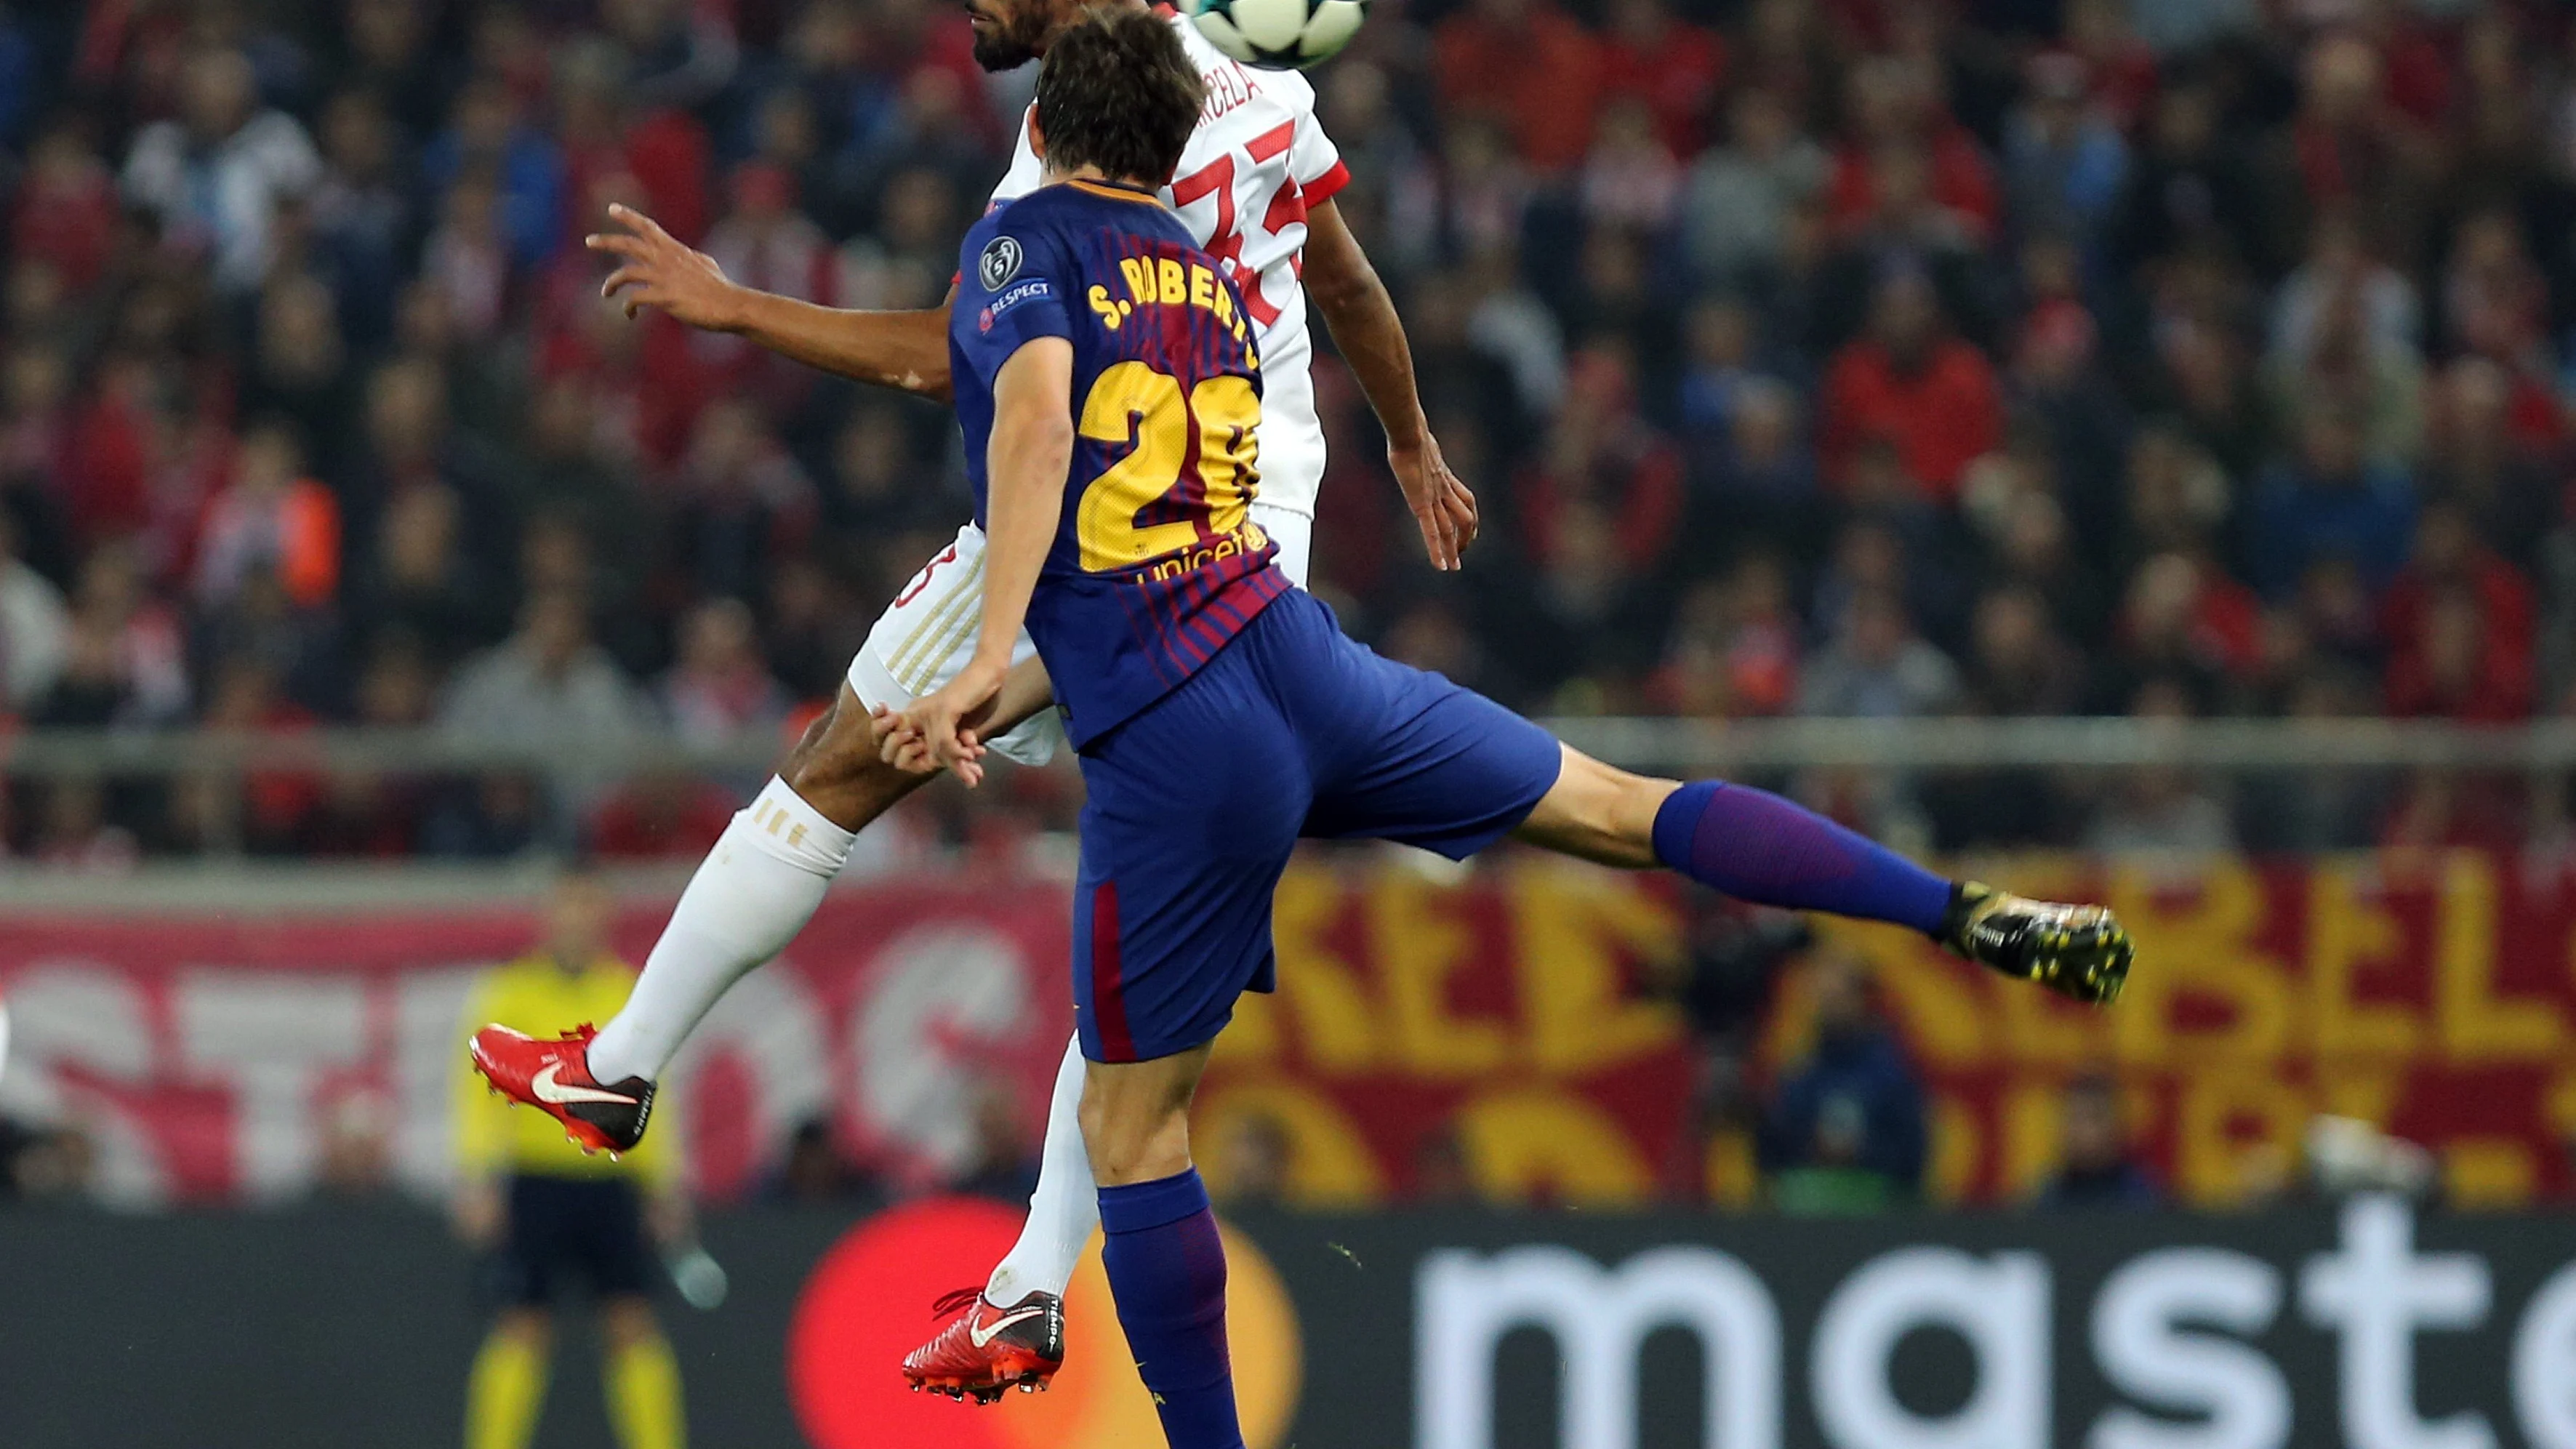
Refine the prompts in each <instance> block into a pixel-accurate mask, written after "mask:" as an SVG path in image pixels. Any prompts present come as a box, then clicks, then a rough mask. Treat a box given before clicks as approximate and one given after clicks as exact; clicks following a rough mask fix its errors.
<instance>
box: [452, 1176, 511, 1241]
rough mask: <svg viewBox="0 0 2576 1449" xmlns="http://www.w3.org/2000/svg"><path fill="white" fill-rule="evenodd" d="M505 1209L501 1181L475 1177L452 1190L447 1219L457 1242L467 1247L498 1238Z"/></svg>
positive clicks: (498, 1239) (499, 1238) (497, 1239)
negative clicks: (453, 1229)
mask: <svg viewBox="0 0 2576 1449" xmlns="http://www.w3.org/2000/svg"><path fill="white" fill-rule="evenodd" d="M507 1211H508V1210H507V1209H506V1208H504V1207H503V1206H502V1203H501V1185H500V1184H499V1183H497V1182H494V1181H492V1180H491V1179H489V1178H476V1179H474V1180H473V1181H470V1182H468V1183H466V1184H465V1185H464V1186H462V1187H460V1188H458V1189H457V1190H456V1201H455V1202H454V1203H453V1204H452V1205H451V1207H450V1210H449V1219H450V1221H451V1222H452V1223H453V1224H454V1225H455V1228H456V1236H457V1239H458V1240H459V1241H460V1242H463V1243H464V1244H465V1245H466V1246H467V1247H469V1248H488V1247H490V1246H492V1245H493V1244H494V1243H497V1242H499V1241H500V1240H501V1227H502V1222H503V1219H504V1218H505V1216H506V1215H507Z"/></svg>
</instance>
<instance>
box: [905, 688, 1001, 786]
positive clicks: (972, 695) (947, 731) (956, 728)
mask: <svg viewBox="0 0 2576 1449" xmlns="http://www.w3.org/2000/svg"><path fill="white" fill-rule="evenodd" d="M1009 667H1010V666H1009V665H1008V664H997V663H992V662H988V661H986V660H983V659H980V658H979V659H976V660H974V661H972V662H970V663H969V664H967V666H966V667H965V668H964V669H961V670H959V671H958V672H957V677H956V678H954V679H952V680H950V681H948V682H947V683H946V684H944V685H941V686H940V687H939V688H937V689H935V690H932V691H931V692H930V693H928V694H926V695H923V696H922V697H921V698H919V699H916V700H914V701H913V702H912V707H911V708H909V709H906V710H904V711H902V713H901V714H900V715H899V716H897V724H896V728H898V729H903V730H911V731H915V732H917V733H918V734H919V735H920V736H921V739H922V742H923V743H924V744H926V745H927V746H928V747H929V750H930V756H931V758H932V759H934V760H936V761H937V762H938V764H939V766H940V768H942V769H944V770H947V771H948V772H950V773H951V774H954V775H955V776H956V777H957V778H958V779H960V780H963V781H965V782H966V785H967V787H968V788H969V789H972V788H973V787H975V786H977V785H980V784H982V783H984V726H985V725H986V724H987V723H989V722H990V721H991V719H992V716H993V702H994V700H995V699H996V698H997V697H998V696H999V695H1000V694H1001V692H1002V678H1003V676H1004V675H1005V674H1006V673H1008V672H1009Z"/></svg>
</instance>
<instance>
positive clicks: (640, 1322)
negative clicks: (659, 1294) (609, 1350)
mask: <svg viewBox="0 0 2576 1449" xmlns="http://www.w3.org/2000/svg"><path fill="white" fill-rule="evenodd" d="M599 1332H600V1336H601V1337H602V1338H605V1339H607V1340H608V1342H609V1344H610V1346H611V1347H615V1348H631V1347H634V1346H636V1345H638V1344H645V1343H650V1342H652V1341H654V1340H655V1339H658V1338H660V1337H661V1336H662V1324H661V1320H659V1319H657V1318H655V1317H654V1316H653V1305H652V1304H651V1303H649V1302H647V1301H645V1300H644V1299H642V1298H637V1297H631V1296H625V1297H617V1298H612V1299H610V1300H608V1301H607V1302H605V1303H603V1304H601V1305H600V1308H599Z"/></svg>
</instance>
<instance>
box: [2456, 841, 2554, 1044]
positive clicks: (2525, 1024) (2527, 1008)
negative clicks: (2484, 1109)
mask: <svg viewBox="0 0 2576 1449" xmlns="http://www.w3.org/2000/svg"><path fill="white" fill-rule="evenodd" d="M2495 897H2496V880H2495V868H2494V866H2493V865H2492V864H2491V863H2490V862H2489V861H2488V860H2487V858H2486V857H2485V856H2484V855H2481V854H2478V853H2476V852H2474V851H2466V850H2463V851H2454V852H2453V853H2452V854H2450V855H2449V856H2448V857H2446V858H2445V859H2444V860H2443V862H2442V905H2441V911H2442V915H2441V954H2440V957H2439V959H2438V960H2437V961H2436V962H2435V969H2436V971H2437V972H2438V974H2437V975H2436V976H2435V978H2434V980H2435V983H2436V986H2437V989H2438V991H2439V997H2438V1001H2439V1010H2438V1012H2437V1013H2436V1019H2437V1020H2438V1021H2439V1022H2440V1024H2441V1029H2442V1049H2443V1050H2444V1051H2445V1052H2447V1053H2449V1054H2450V1057H2451V1060H2453V1061H2456V1062H2526V1061H2547V1060H2549V1059H2551V1058H2553V1057H2555V1056H2556V1055H2557V1054H2558V1051H2559V1048H2560V1044H2561V1043H2562V1042H2563V1041H2564V1040H2565V1038H2566V1029H2565V1028H2564V1027H2563V1026H2562V1025H2561V1024H2560V1022H2559V1020H2558V1008H2557V1007H2556V1006H2554V1005H2552V1004H2550V1003H2549V1002H2547V1001H2541V1000H2535V999H2532V998H2528V997H2501V996H2498V995H2496V991H2495V960H2496V929H2495V926H2496V922H2495V914H2496V905H2495Z"/></svg>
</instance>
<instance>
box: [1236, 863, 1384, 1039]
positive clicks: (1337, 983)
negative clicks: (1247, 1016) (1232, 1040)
mask: <svg viewBox="0 0 2576 1449" xmlns="http://www.w3.org/2000/svg"><path fill="white" fill-rule="evenodd" d="M1342 904H1343V896H1342V883H1341V881H1340V879H1339V878H1337V877H1336V876H1335V875H1334V874H1333V872H1332V871H1330V870H1328V869H1324V868H1322V867H1318V866H1310V865H1292V866H1290V867H1289V868H1288V873H1287V874H1286V875H1284V876H1282V877H1281V878H1280V880H1279V889H1278V891H1277V892H1276V893H1275V894H1274V895H1273V896H1272V898H1271V903H1270V938H1271V941H1272V942H1273V943H1274V946H1275V948H1276V949H1277V951H1278V953H1279V994H1280V995H1281V996H1282V997H1284V998H1285V999H1286V1000H1285V1004H1286V1006H1287V1007H1288V1009H1289V1010H1288V1014H1289V1015H1291V1016H1293V1017H1294V1018H1295V1020H1296V1023H1297V1040H1298V1042H1299V1043H1300V1044H1301V1045H1302V1046H1303V1047H1304V1048H1305V1051H1306V1060H1307V1062H1309V1063H1310V1064H1312V1065H1313V1066H1314V1068H1315V1070H1316V1071H1319V1072H1322V1073H1323V1074H1325V1075H1326V1076H1348V1075H1351V1074H1353V1073H1356V1072H1365V1071H1368V1070H1369V1069H1371V1068H1372V1067H1374V1066H1376V1065H1377V1061H1378V1040H1377V1027H1376V1020H1377V1011H1376V1006H1375V1003H1373V1002H1372V1001H1370V999H1369V992H1368V988H1367V986H1366V985H1364V984H1363V977H1362V976H1361V973H1360V972H1358V971H1356V970H1354V969H1353V968H1352V966H1351V964H1350V963H1349V962H1347V961H1345V960H1343V959H1342V958H1341V957H1340V956H1338V955H1336V954H1334V952H1333V950H1332V948H1331V947H1330V946H1327V945H1326V944H1325V943H1324V941H1323V939H1322V937H1323V934H1324V932H1326V931H1328V930H1330V929H1332V927H1333V925H1334V923H1335V921H1336V920H1337V919H1338V917H1339V916H1340V914H1341V908H1342ZM1220 1040H1222V1038H1220Z"/></svg>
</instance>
